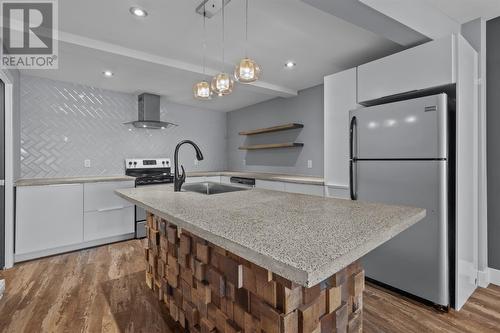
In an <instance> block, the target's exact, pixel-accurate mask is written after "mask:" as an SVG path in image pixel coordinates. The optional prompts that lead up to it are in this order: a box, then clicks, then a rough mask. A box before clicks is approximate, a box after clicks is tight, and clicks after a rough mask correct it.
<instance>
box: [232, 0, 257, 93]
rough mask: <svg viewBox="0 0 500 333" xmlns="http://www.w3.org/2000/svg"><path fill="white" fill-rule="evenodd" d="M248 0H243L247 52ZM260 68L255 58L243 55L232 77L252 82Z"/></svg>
mask: <svg viewBox="0 0 500 333" xmlns="http://www.w3.org/2000/svg"><path fill="white" fill-rule="evenodd" d="M247 47H248V0H246V1H245V53H246V54H247V53H248V50H246V48H247ZM260 74H261V69H260V66H259V65H258V64H257V63H256V62H255V60H253V59H250V58H249V57H248V56H246V55H245V58H243V59H241V60H240V63H239V64H238V65H237V66H236V68H235V69H234V78H235V79H236V80H237V81H238V82H240V83H252V82H255V81H257V80H258V79H259V78H260Z"/></svg>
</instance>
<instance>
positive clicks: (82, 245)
mask: <svg viewBox="0 0 500 333" xmlns="http://www.w3.org/2000/svg"><path fill="white" fill-rule="evenodd" d="M134 237H135V234H134V233H130V234H125V235H120V236H113V237H108V238H103V239H97V240H93V241H89V242H83V243H78V244H73V245H68V246H61V247H57V248H54V249H47V250H41V251H36V252H30V253H22V254H15V262H16V263H17V262H21V261H27V260H32V259H37V258H42V257H47V256H52V255H55V254H60V253H65V252H71V251H75V250H81V249H86V248H89V247H94V246H99V245H105V244H109V243H114V242H120V241H124V240H128V239H132V238H134Z"/></svg>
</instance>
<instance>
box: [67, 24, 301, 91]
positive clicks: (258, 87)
mask: <svg viewBox="0 0 500 333" xmlns="http://www.w3.org/2000/svg"><path fill="white" fill-rule="evenodd" d="M58 35H59V36H58V40H59V41H61V42H65V43H69V44H74V45H79V46H83V47H87V48H90V49H96V50H100V51H104V52H108V53H111V54H117V55H121V56H124V57H128V58H133V59H137V60H141V61H146V62H150V63H153V64H157V65H162V66H167V67H171V68H175V69H179V70H183V71H187V72H191V73H196V74H200V75H204V76H214V75H215V74H217V73H218V72H219V71H217V70H216V69H213V68H206V69H205V71H203V66H200V65H194V64H191V63H188V62H185V61H180V60H177V59H172V58H166V57H162V56H157V55H154V54H150V53H146V52H143V51H139V50H135V49H130V48H127V47H123V46H120V45H116V44H111V43H106V42H103V41H99V40H95V39H91V38H87V37H83V36H79V35H75V34H70V33H67V32H63V31H59V34H58ZM249 86H252V87H253V88H254V89H255V91H256V92H260V93H264V94H267V95H272V96H276V97H285V98H286V97H293V96H297V95H298V91H297V90H295V89H291V88H288V87H284V86H280V85H276V84H273V83H269V82H265V81H256V82H254V83H252V84H250V85H249Z"/></svg>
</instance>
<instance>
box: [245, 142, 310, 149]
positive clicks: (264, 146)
mask: <svg viewBox="0 0 500 333" xmlns="http://www.w3.org/2000/svg"><path fill="white" fill-rule="evenodd" d="M303 146H304V144H303V143H299V142H285V143H266V144H261V145H249V146H242V147H240V148H239V149H240V150H257V149H274V148H294V147H303Z"/></svg>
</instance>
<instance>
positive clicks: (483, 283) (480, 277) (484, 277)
mask: <svg viewBox="0 0 500 333" xmlns="http://www.w3.org/2000/svg"><path fill="white" fill-rule="evenodd" d="M488 284H490V272H489V270H488V268H486V269H485V270H484V271H478V272H477V286H478V287H481V288H487V287H488Z"/></svg>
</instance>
